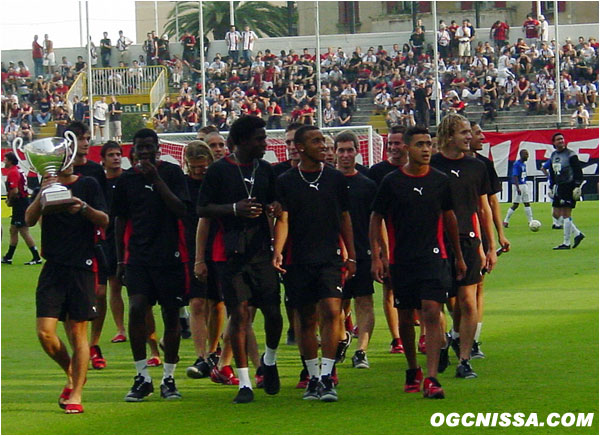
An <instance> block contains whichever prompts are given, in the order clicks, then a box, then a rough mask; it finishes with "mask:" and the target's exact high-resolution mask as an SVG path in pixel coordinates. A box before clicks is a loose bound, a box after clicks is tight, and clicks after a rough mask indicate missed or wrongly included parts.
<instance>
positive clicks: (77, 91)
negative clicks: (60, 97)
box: [65, 73, 87, 117]
mask: <svg viewBox="0 0 600 436" xmlns="http://www.w3.org/2000/svg"><path fill="white" fill-rule="evenodd" d="M85 96H87V81H86V77H85V73H79V74H78V75H77V77H76V78H75V81H74V82H73V84H72V85H71V87H70V88H69V91H68V92H67V96H66V99H65V100H66V106H67V108H69V116H71V117H72V116H73V113H72V108H73V103H74V102H73V100H74V98H75V97H77V98H78V99H79V100H80V101H81V99H82V98H83V97H85Z"/></svg>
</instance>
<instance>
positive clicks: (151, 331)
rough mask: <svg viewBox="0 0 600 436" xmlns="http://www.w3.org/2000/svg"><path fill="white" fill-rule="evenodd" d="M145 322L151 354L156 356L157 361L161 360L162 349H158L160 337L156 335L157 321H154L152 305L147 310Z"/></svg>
mask: <svg viewBox="0 0 600 436" xmlns="http://www.w3.org/2000/svg"><path fill="white" fill-rule="evenodd" d="M145 324H146V331H145V335H146V336H145V339H146V341H147V342H148V347H149V348H150V355H151V356H152V357H153V358H156V359H157V362H160V350H159V349H158V337H157V336H156V322H155V321H154V313H153V312H152V307H151V306H148V309H147V311H146V318H145Z"/></svg>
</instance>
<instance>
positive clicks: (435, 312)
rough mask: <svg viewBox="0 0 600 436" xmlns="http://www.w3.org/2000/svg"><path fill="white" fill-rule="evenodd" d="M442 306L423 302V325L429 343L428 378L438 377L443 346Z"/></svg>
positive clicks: (433, 302) (426, 301) (434, 302)
mask: <svg viewBox="0 0 600 436" xmlns="http://www.w3.org/2000/svg"><path fill="white" fill-rule="evenodd" d="M441 306H442V305H441V304H440V303H438V302H436V301H432V300H422V301H421V324H422V325H424V326H425V338H426V343H427V377H437V373H438V362H439V360H440V349H441V348H442V346H443V345H444V344H443V339H442V338H443V335H442V329H441V317H440V311H441Z"/></svg>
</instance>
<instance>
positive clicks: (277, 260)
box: [272, 211, 289, 274]
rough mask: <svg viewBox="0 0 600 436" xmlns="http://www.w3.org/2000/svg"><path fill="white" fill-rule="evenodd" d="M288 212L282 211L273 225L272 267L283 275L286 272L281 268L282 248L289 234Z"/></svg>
mask: <svg viewBox="0 0 600 436" xmlns="http://www.w3.org/2000/svg"><path fill="white" fill-rule="evenodd" d="M288 217H289V216H288V212H287V211H283V212H281V215H280V216H279V218H277V222H276V223H275V230H274V240H273V260H272V263H273V267H274V268H275V269H276V270H277V271H279V272H280V273H283V274H285V273H286V272H287V271H286V270H285V269H283V268H282V265H283V254H282V253H283V247H284V246H285V242H286V241H287V237H288V232H289V221H288Z"/></svg>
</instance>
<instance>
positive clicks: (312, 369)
mask: <svg viewBox="0 0 600 436" xmlns="http://www.w3.org/2000/svg"><path fill="white" fill-rule="evenodd" d="M305 363H306V369H307V370H308V375H309V377H310V378H313V377H317V378H318V377H319V358H318V357H315V358H314V359H310V360H306V361H305Z"/></svg>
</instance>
